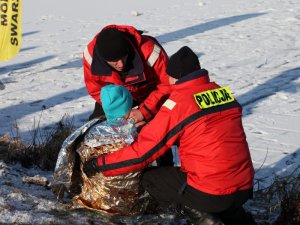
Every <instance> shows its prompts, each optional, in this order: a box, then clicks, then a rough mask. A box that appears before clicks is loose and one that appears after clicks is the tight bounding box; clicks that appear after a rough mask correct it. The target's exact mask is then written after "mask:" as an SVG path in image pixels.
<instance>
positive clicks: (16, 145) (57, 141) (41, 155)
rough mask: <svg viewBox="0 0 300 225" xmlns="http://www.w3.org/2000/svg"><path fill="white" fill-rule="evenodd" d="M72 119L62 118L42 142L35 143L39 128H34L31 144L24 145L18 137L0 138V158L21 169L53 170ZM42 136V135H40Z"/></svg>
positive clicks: (71, 128) (70, 128) (6, 136)
mask: <svg viewBox="0 0 300 225" xmlns="http://www.w3.org/2000/svg"><path fill="white" fill-rule="evenodd" d="M73 129H74V127H73V119H70V118H69V117H66V116H65V117H63V118H62V119H61V121H60V122H58V123H57V124H56V126H55V127H54V128H53V129H52V130H50V131H48V132H47V133H45V134H44V135H43V137H44V140H41V141H40V143H38V144H37V143H36V137H37V135H38V132H40V130H39V128H36V129H35V131H34V135H33V140H32V144H29V145H25V144H23V143H22V141H21V139H20V138H19V137H17V138H13V139H11V138H9V137H8V135H4V136H2V137H0V157H1V159H2V160H4V161H5V162H10V163H12V162H19V163H21V165H22V166H23V167H26V168H29V167H32V166H38V167H40V168H41V169H43V170H54V167H55V164H56V160H57V156H58V153H59V150H60V148H61V145H62V143H63V142H64V140H65V139H66V138H67V137H68V136H69V135H70V134H71V133H72V131H73ZM41 136H42V135H41Z"/></svg>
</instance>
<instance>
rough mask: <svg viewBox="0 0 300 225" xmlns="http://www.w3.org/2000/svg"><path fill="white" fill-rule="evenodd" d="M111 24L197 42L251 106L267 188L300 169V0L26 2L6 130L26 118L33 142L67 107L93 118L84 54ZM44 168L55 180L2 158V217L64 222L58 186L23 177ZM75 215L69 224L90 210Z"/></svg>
mask: <svg viewBox="0 0 300 225" xmlns="http://www.w3.org/2000/svg"><path fill="white" fill-rule="evenodd" d="M108 24H124V25H132V26H135V27H136V28H138V29H141V30H144V31H145V32H147V34H149V35H152V36H155V37H157V39H158V40H159V41H160V42H161V43H162V45H163V47H164V48H165V50H166V51H167V53H168V54H169V55H172V54H173V53H174V52H176V51H177V50H178V49H179V48H180V47H182V46H184V45H187V46H189V47H191V48H192V49H193V50H194V51H195V52H196V53H197V55H198V56H199V59H200V62H201V66H202V67H203V68H205V69H207V70H208V71H209V72H210V73H211V80H213V81H216V82H217V83H219V84H220V85H228V86H230V87H231V89H232V90H233V92H234V95H235V96H236V97H237V99H238V100H239V101H240V103H241V104H242V105H243V106H244V117H243V122H244V126H245V131H246V135H247V140H248V143H249V145H250V149H251V155H252V159H253V163H254V167H255V169H256V171H257V173H256V180H260V182H259V183H260V185H263V186H267V185H268V184H270V182H272V180H273V179H274V177H275V176H276V175H281V176H282V175H286V174H289V173H291V172H292V171H293V170H294V169H295V168H297V167H299V164H300V160H299V159H300V95H299V93H300V92H299V91H300V63H299V62H300V39H299V37H300V2H299V0H269V1H264V0H251V1H250V0H247V1H238V0H226V1H223V0H188V1H182V0H164V1H158V0H152V1H143V0H131V1H126V0H125V1H124V0H123V1H122V0H110V1H101V0H87V1H71V0H64V1H61V0H51V1H43V0H30V1H28V0H24V1H23V46H22V49H21V51H20V53H19V54H18V55H17V56H16V57H15V58H13V59H12V60H10V61H7V62H1V63H0V124H1V125H0V135H3V134H5V133H8V134H10V135H11V136H14V135H15V134H16V130H15V129H14V127H15V124H17V126H18V132H19V135H21V137H22V139H23V140H24V141H25V142H30V140H31V138H32V137H31V134H32V131H30V130H32V129H35V128H36V127H37V124H39V127H40V128H41V129H42V130H49V129H51V128H52V127H53V125H54V124H55V123H57V122H58V121H59V120H60V119H61V118H62V117H63V116H64V115H65V114H68V115H70V116H73V117H74V120H75V125H76V127H79V126H80V125H82V124H83V123H84V122H86V121H87V118H88V116H89V114H90V113H91V111H92V109H93V106H94V101H93V99H92V98H91V97H89V96H88V94H87V92H86V89H85V85H84V81H83V69H82V63H81V60H82V59H81V58H82V52H83V50H84V48H85V46H86V45H87V43H88V42H89V41H90V40H91V39H92V38H93V37H94V35H95V34H96V33H97V32H98V31H99V30H100V29H101V28H102V27H104V26H106V25H108ZM297 37H298V38H297ZM12 130H13V132H12ZM37 174H39V175H42V176H45V177H48V179H49V181H51V175H52V174H51V173H50V172H42V171H39V170H25V169H23V168H21V167H20V166H18V165H17V166H16V167H11V166H10V165H6V164H4V163H3V162H1V160H0V177H1V180H0V185H1V189H0V224H14V223H20V224H21V223H22V224H50V223H51V222H53V221H54V219H53V218H54V217H55V215H56V213H54V212H56V211H57V210H58V209H59V207H62V206H61V205H60V204H58V203H56V201H55V198H54V196H53V195H52V193H51V192H50V191H49V190H47V189H45V188H44V187H35V186H32V185H31V186H30V185H28V184H24V183H23V182H22V177H23V176H33V175H37ZM50 211H51V212H52V213H49V212H50ZM53 215H54V216H53ZM64 216H65V215H60V217H61V218H65V217H64ZM72 216H73V217H74V218H73V219H72V220H70V221H69V222H68V223H67V224H69V223H70V224H76V223H75V221H76V218H77V219H78V218H79V217H80V216H78V215H77V216H76V215H75V214H74V215H72ZM80 218H82V217H80ZM38 219H40V220H38ZM38 221H41V222H38ZM62 221H63V220H62ZM77 221H79V220H77ZM103 221H104V219H103ZM57 223H58V224H59V223H60V222H59V221H57ZM110 223H111V224H113V223H112V222H107V223H106V224H110ZM65 224H66V223H65ZM78 224H80V223H78ZM82 224H88V223H87V222H85V223H82Z"/></svg>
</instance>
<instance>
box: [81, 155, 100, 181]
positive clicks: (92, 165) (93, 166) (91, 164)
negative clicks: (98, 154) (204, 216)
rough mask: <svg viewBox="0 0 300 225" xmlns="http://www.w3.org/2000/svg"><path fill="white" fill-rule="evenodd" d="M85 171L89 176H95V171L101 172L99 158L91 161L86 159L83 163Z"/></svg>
mask: <svg viewBox="0 0 300 225" xmlns="http://www.w3.org/2000/svg"><path fill="white" fill-rule="evenodd" d="M83 171H84V172H85V174H86V175H87V176H88V177H90V176H93V175H95V173H97V172H99V171H100V166H98V158H94V159H91V160H89V161H86V162H85V163H84V164H83Z"/></svg>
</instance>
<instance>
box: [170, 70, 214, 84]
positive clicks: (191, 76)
mask: <svg viewBox="0 0 300 225" xmlns="http://www.w3.org/2000/svg"><path fill="white" fill-rule="evenodd" d="M200 77H201V78H203V79H201V80H203V82H205V83H206V82H207V83H208V82H209V76H208V71H207V70H206V69H199V70H196V71H194V72H192V73H189V74H187V75H185V76H184V77H182V78H180V79H179V80H178V81H177V82H176V83H175V85H179V84H183V83H186V82H188V81H193V80H196V79H197V80H198V78H200Z"/></svg>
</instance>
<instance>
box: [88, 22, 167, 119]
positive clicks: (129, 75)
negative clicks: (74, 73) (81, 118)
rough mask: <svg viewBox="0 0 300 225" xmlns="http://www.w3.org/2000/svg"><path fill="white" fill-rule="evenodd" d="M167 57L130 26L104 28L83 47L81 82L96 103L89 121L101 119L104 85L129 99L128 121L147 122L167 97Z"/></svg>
mask: <svg viewBox="0 0 300 225" xmlns="http://www.w3.org/2000/svg"><path fill="white" fill-rule="evenodd" d="M167 62H168V56H167V54H166V52H165V50H164V49H163V48H162V46H161V45H160V44H159V43H158V42H157V40H156V39H155V38H154V37H151V36H147V35H143V34H142V32H141V31H139V30H137V29H135V28H134V27H132V26H120V25H108V26H106V27H104V28H103V29H102V30H101V31H100V32H99V33H98V34H97V35H96V36H95V37H94V38H93V40H92V41H91V42H90V43H89V44H88V45H87V47H86V48H85V50H84V53H83V67H84V81H85V84H86V88H87V91H88V93H89V94H90V96H91V97H93V98H94V100H95V101H96V103H95V109H94V112H93V113H92V114H91V115H90V117H89V119H90V120H91V119H93V118H95V117H99V116H101V115H103V114H104V113H103V109H102V103H101V100H100V98H99V96H100V92H101V89H102V88H103V87H104V86H106V85H108V84H116V85H121V86H124V87H126V88H127V89H128V90H129V91H130V93H131V94H132V97H133V100H134V102H133V104H134V106H138V107H139V108H138V109H133V110H132V111H131V114H130V117H132V118H134V119H135V120H136V122H139V121H141V120H146V121H149V120H150V119H152V118H153V116H154V115H155V114H156V113H157V111H158V109H159V108H160V106H161V104H162V103H163V102H164V101H165V100H166V98H167V97H168V94H169V87H170V86H169V80H168V75H167V73H166V65H167Z"/></svg>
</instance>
